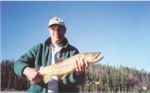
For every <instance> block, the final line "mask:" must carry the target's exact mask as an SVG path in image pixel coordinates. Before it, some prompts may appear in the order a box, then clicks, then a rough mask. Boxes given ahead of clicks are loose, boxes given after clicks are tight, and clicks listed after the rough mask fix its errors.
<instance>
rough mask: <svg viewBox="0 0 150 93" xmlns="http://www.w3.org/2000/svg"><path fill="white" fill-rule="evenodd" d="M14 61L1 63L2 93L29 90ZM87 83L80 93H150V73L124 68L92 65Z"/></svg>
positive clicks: (81, 87)
mask: <svg viewBox="0 0 150 93" xmlns="http://www.w3.org/2000/svg"><path fill="white" fill-rule="evenodd" d="M13 64H14V60H3V61H2V62H1V91H4V90H28V87H29V82H28V81H27V79H26V78H23V77H22V78H19V77H18V76H16V75H15V73H14V72H13ZM85 78H86V80H85V83H84V84H82V85H79V86H78V88H79V90H80V92H86V93H87V92H140V93H141V92H150V73H147V72H146V71H144V70H141V71H138V70H136V69H133V68H128V67H124V66H119V67H112V66H107V65H100V64H94V65H90V67H89V68H88V70H87V71H86V77H85Z"/></svg>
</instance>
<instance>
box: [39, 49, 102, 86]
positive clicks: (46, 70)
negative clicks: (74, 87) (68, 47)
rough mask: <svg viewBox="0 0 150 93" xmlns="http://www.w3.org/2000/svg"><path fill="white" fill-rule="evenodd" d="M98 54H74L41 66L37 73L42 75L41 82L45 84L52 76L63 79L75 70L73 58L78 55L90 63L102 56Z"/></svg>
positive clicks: (100, 58)
mask: <svg viewBox="0 0 150 93" xmlns="http://www.w3.org/2000/svg"><path fill="white" fill-rule="evenodd" d="M100 54H101V52H93V53H81V54H76V55H74V56H71V57H69V58H66V59H63V60H61V61H60V62H58V63H56V64H52V65H48V66H45V67H42V68H41V69H40V70H39V74H40V75H42V76H43V82H44V83H45V84H46V83H48V81H49V80H50V79H51V77H52V76H62V78H61V79H63V78H64V77H65V76H66V75H68V74H70V73H72V72H73V71H75V60H77V59H78V58H79V57H81V58H85V59H86V60H87V61H88V62H89V64H90V63H96V62H99V61H101V60H102V59H103V57H98V56H99V55H100Z"/></svg>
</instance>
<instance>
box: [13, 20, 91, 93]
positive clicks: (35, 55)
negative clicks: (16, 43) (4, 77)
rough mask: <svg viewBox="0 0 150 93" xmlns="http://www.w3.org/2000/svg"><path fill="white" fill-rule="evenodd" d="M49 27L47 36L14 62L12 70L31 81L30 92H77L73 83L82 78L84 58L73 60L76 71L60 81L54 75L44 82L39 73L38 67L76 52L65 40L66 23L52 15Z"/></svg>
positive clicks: (80, 80) (86, 64)
mask: <svg viewBox="0 0 150 93" xmlns="http://www.w3.org/2000/svg"><path fill="white" fill-rule="evenodd" d="M48 30H49V33H50V37H49V38H48V39H47V40H46V41H45V42H44V43H40V44H38V45H35V46H34V47H33V48H32V49H30V50H29V51H28V52H27V53H25V54H24V55H22V56H21V57H20V58H19V59H18V60H17V61H16V62H15V64H14V71H15V73H16V74H17V75H18V76H20V77H21V76H26V77H27V78H28V79H29V81H30V82H31V85H30V87H29V91H28V92H29V93H41V92H42V93H47V92H54V93H57V92H76V91H77V90H76V88H75V86H76V85H77V84H78V83H81V82H83V81H84V72H85V69H86V68H87V67H88V62H87V60H86V59H83V58H78V59H76V60H75V61H74V64H75V71H74V72H73V73H71V74H69V75H67V76H66V77H65V78H64V79H63V80H61V79H60V78H59V77H58V76H53V77H52V79H51V80H49V82H48V84H44V83H43V81H42V76H41V75H40V74H39V73H38V70H39V69H40V67H41V66H47V65H51V64H55V63H57V62H58V59H59V58H68V57H70V56H73V55H75V54H78V53H79V51H78V50H77V49H76V48H75V47H74V46H72V45H70V44H69V43H68V40H67V39H66V37H65V33H66V26H65V23H64V21H63V20H62V19H61V18H58V17H54V18H52V19H51V20H50V21H49V25H48Z"/></svg>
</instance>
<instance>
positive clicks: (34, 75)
mask: <svg viewBox="0 0 150 93" xmlns="http://www.w3.org/2000/svg"><path fill="white" fill-rule="evenodd" d="M23 74H24V75H26V76H27V78H28V79H29V81H30V82H31V83H33V84H35V83H38V82H40V81H41V80H42V76H41V75H40V74H39V72H38V71H37V70H36V69H34V68H31V67H26V68H25V69H24V71H23Z"/></svg>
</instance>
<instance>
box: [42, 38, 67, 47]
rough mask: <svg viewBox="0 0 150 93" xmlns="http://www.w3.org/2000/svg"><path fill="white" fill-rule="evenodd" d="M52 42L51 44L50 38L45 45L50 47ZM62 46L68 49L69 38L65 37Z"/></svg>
mask: <svg viewBox="0 0 150 93" xmlns="http://www.w3.org/2000/svg"><path fill="white" fill-rule="evenodd" d="M51 43H52V42H51V37H49V38H48V39H47V40H46V41H45V45H48V46H49V45H50V44H51ZM62 45H63V46H64V47H67V45H68V40H67V38H66V37H64V39H63V41H62Z"/></svg>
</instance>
